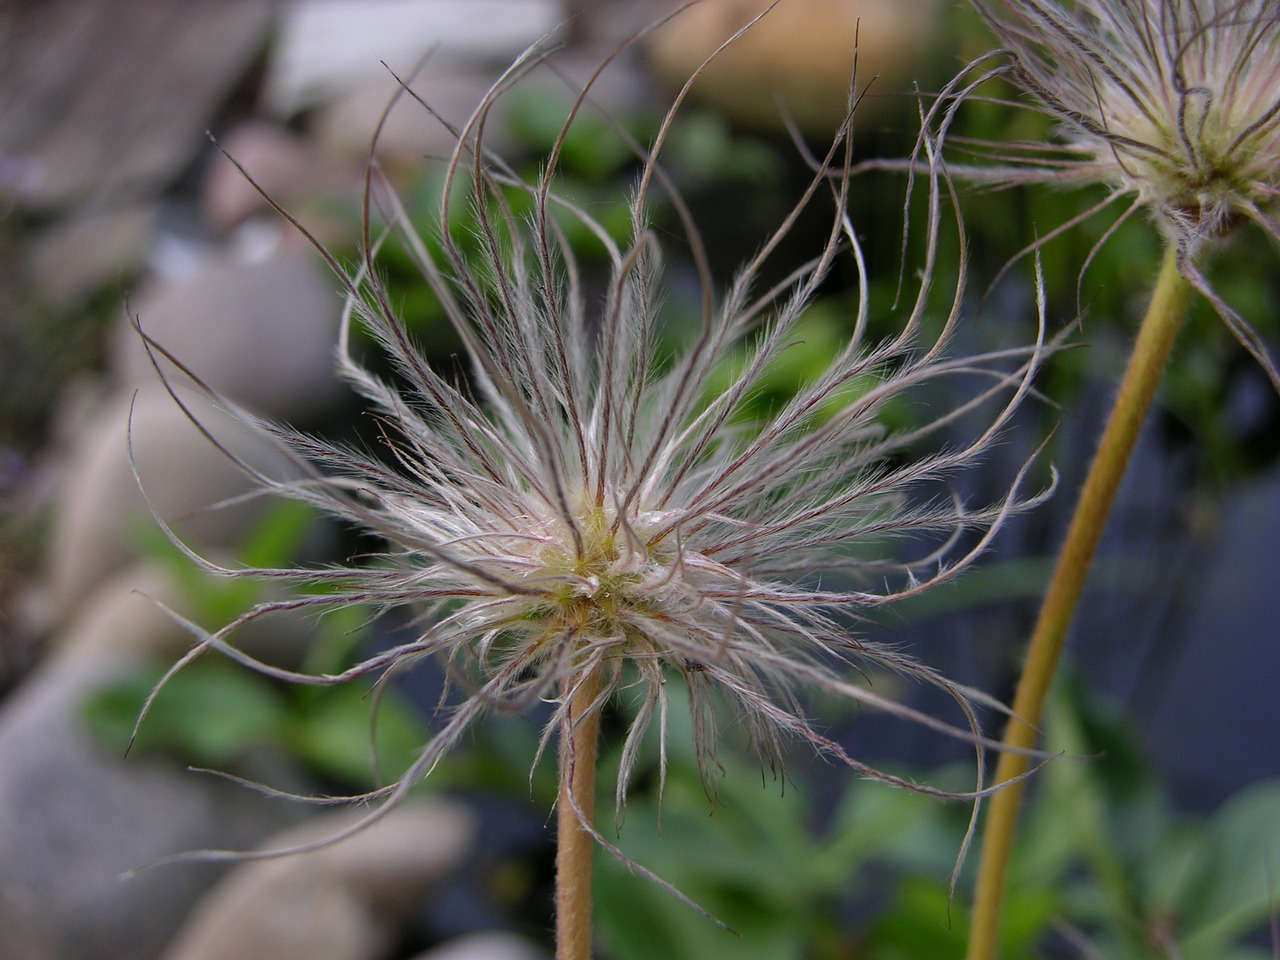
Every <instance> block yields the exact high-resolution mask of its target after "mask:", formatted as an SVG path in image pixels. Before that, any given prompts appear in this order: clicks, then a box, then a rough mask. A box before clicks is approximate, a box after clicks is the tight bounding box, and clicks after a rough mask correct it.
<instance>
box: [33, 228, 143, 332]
mask: <svg viewBox="0 0 1280 960" xmlns="http://www.w3.org/2000/svg"><path fill="white" fill-rule="evenodd" d="M155 221H156V216H155V210H154V209H152V208H151V207H150V206H145V205H134V206H128V207H119V208H114V209H110V210H102V211H97V212H93V213H88V214H85V215H83V216H79V217H75V218H74V219H70V220H67V221H65V222H61V223H58V224H55V225H54V226H52V227H50V228H49V229H48V230H47V231H45V232H44V233H43V234H41V235H39V236H38V237H37V238H36V239H35V241H34V243H33V244H32V249H31V261H30V263H31V272H32V282H33V283H34V284H35V285H36V287H37V288H38V289H39V291H40V295H41V296H42V297H44V298H46V299H47V301H48V302H49V303H50V304H51V305H52V306H54V307H56V308H59V309H68V308H70V307H73V306H75V305H76V304H78V303H80V302H82V301H84V300H85V299H86V298H87V297H89V296H90V295H92V294H94V293H96V292H97V291H98V290H101V289H103V288H104V287H106V286H108V285H109V284H114V285H115V287H116V289H117V290H119V289H122V285H123V282H124V281H125V280H127V279H128V278H130V277H132V276H133V275H134V274H136V273H137V272H138V271H139V270H141V269H142V266H143V264H144V262H145V260H146V253H147V247H148V244H149V243H150V240H151V232H152V230H153V229H154V227H155Z"/></svg>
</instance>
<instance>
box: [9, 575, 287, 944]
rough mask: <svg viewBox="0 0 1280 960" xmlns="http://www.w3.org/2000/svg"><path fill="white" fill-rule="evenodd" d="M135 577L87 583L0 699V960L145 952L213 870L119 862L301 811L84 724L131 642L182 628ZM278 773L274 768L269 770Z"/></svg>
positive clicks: (195, 844) (253, 832) (240, 843)
mask: <svg viewBox="0 0 1280 960" xmlns="http://www.w3.org/2000/svg"><path fill="white" fill-rule="evenodd" d="M135 579H137V578H135V577H134V576H133V575H130V576H128V577H127V578H125V582H120V581H117V582H116V583H115V584H112V585H111V586H110V587H109V588H107V589H106V590H105V591H104V592H103V593H101V594H99V595H98V596H97V597H95V598H94V600H93V602H92V603H90V604H89V605H88V607H87V609H86V611H85V614H84V616H83V617H82V618H81V619H80V620H79V621H78V622H77V623H75V624H73V625H72V626H71V627H70V628H69V629H68V630H67V632H66V634H65V635H64V636H63V637H61V638H59V639H57V640H56V641H55V642H54V644H53V646H54V648H55V650H57V651H58V652H57V653H56V654H55V655H54V656H53V657H52V658H51V659H49V660H47V661H46V662H45V663H44V664H43V665H42V666H41V667H40V668H39V669H38V670H37V671H36V672H35V673H33V674H32V675H31V676H29V677H28V678H27V680H26V682H25V683H24V684H23V685H22V686H21V687H20V688H19V689H18V690H16V691H15V692H14V693H12V694H11V695H10V696H9V697H8V698H7V699H6V700H5V701H4V702H3V704H0V930H3V931H4V942H3V947H2V948H0V949H2V952H3V956H4V958H5V960H152V958H154V957H156V956H158V954H159V952H160V950H161V949H162V947H163V945H164V944H165V942H167V940H168V939H169V938H170V936H171V935H172V933H173V931H174V930H175V929H176V928H177V926H178V924H179V923H180V921H181V918H182V917H183V916H184V915H185V914H186V912H187V911H188V910H189V909H190V907H191V905H192V904H193V903H194V902H195V901H196V899H197V898H198V897H199V896H200V894H201V893H202V892H203V891H204V890H205V889H207V888H208V886H209V885H210V884H211V883H212V882H213V881H214V880H215V879H216V877H217V876H218V874H219V873H220V872H221V870H220V869H219V868H215V867H213V866H210V865H208V864H204V865H195V864H175V865H171V866H165V867H157V868H155V869H153V870H150V871H146V872H144V873H142V874H140V875H138V876H136V877H135V878H133V879H131V880H127V881H126V880H122V879H121V874H122V872H124V871H128V870H133V869H136V868H138V867H142V866H145V865H146V864H148V863H150V862H152V861H154V860H156V859H158V858H160V857H163V856H167V855H170V854H174V853H181V852H183V851H187V850H193V849H201V848H206V847H216V848H231V849H243V848H247V847H251V846H252V845H253V844H255V843H257V842H259V841H260V840H261V838H262V837H263V836H264V835H266V834H268V833H270V832H272V831H275V830H278V829H280V827H281V826H283V825H285V824H286V823H289V822H291V821H295V820H296V819H297V817H298V815H299V813H300V811H301V808H300V807H298V806H297V805H291V804H287V803H281V802H279V801H272V800H268V799H266V798H265V797H262V796H259V795H258V794H256V793H253V792H251V791H248V790H246V789H244V788H243V787H239V786H235V785H232V784H230V783H227V782H224V781H219V780H215V779H213V778H209V777H199V776H194V775H192V774H191V773H190V772H188V771H187V770H185V769H184V768H182V767H181V766H180V765H179V764H176V763H174V762H173V761H171V760H167V759H165V758H162V757H156V756H134V757H131V758H129V759H127V760H126V759H124V758H122V757H120V756H118V755H113V754H112V753H111V752H110V751H108V750H107V748H105V747H103V746H101V745H100V744H98V743H96V742H95V741H94V740H93V739H92V738H91V736H90V735H89V733H88V731H87V730H86V729H85V728H84V723H83V720H82V711H83V707H84V702H85V699H86V697H87V696H88V695H89V694H91V693H92V692H94V691H96V690H98V689H100V688H101V687H102V686H103V685H106V684H109V683H111V682H112V681H113V680H116V679H118V678H122V677H123V676H125V675H127V673H128V672H129V671H131V670H132V669H134V668H135V667H136V666H137V665H139V664H140V663H141V662H142V661H141V659H140V656H139V654H141V653H143V652H145V651H147V650H152V649H155V648H159V647H164V646H167V645H169V644H176V643H179V642H181V637H180V634H181V633H182V631H181V629H180V628H179V627H178V626H177V625H175V624H173V623H172V622H171V621H169V620H168V618H166V617H164V616H163V615H162V614H161V613H160V612H159V611H158V610H157V609H156V608H155V607H154V605H153V604H151V602H150V601H149V600H147V599H146V598H144V597H142V596H139V595H138V594H136V593H133V592H132V590H131V583H132V582H133V581H135ZM144 579H145V578H144ZM145 585H146V586H147V587H148V588H149V589H153V590H156V591H157V592H160V593H162V592H163V589H164V588H163V586H162V585H161V584H159V583H157V582H154V581H153V582H150V583H146V584H145ZM129 624H132V625H133V628H134V629H133V631H132V634H130V631H129V630H128V625H129ZM108 634H110V635H112V636H114V638H115V640H113V641H110V642H107V641H105V640H104V637H106V636H107V635H108ZM117 641H123V642H117ZM280 773H281V771H280V770H279V768H277V767H273V768H272V779H273V781H274V782H276V783H279V782H280V781H281V779H282V777H281V776H280Z"/></svg>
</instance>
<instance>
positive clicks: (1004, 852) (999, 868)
mask: <svg viewBox="0 0 1280 960" xmlns="http://www.w3.org/2000/svg"><path fill="white" fill-rule="evenodd" d="M1177 260H1178V254H1177V249H1176V248H1175V247H1174V246H1172V245H1170V246H1169V247H1168V249H1166V251H1165V256H1164V263H1163V264H1162V265H1161V268H1160V277H1159V280H1158V281H1157V282H1156V288H1155V292H1154V293H1153V294H1152V296H1151V303H1150V305H1149V307H1148V308H1147V315H1146V318H1145V319H1144V320H1143V322H1142V328H1141V329H1140V330H1139V331H1138V338H1137V340H1136V341H1135V342H1134V345H1133V352H1132V354H1130V356H1129V366H1128V368H1127V369H1126V370H1125V374H1124V379H1123V380H1122V381H1121V383H1120V392H1119V393H1118V394H1117V396H1116V400H1115V406H1114V407H1112V410H1111V417H1110V419H1109V420H1108V421H1107V425H1106V428H1105V430H1104V431H1103V434H1102V440H1101V441H1100V442H1099V444H1098V451H1097V453H1096V454H1095V455H1094V458H1093V463H1092V464H1091V465H1090V467H1089V473H1088V476H1087V477H1086V478H1085V481H1084V487H1083V488H1082V489H1081V491H1080V499H1079V501H1078V502H1077V504H1076V511H1075V515H1074V516H1073V517H1072V518H1071V526H1070V527H1069V528H1068V529H1067V538H1066V541H1065V542H1064V543H1063V545H1062V551H1061V553H1059V554H1058V562H1057V565H1056V566H1055V567H1054V571H1053V578H1052V579H1051V580H1050V581H1049V588H1048V591H1047V592H1046V593H1045V597H1044V602H1043V604H1042V606H1041V607H1040V616H1039V619H1038V620H1037V621H1036V627H1035V632H1034V633H1033V634H1032V636H1031V644H1030V646H1029V647H1028V649H1027V660H1026V664H1025V665H1024V666H1023V669H1022V675H1021V677H1020V678H1019V679H1018V688H1017V692H1016V693H1015V694H1014V700H1013V716H1012V717H1011V718H1010V720H1009V724H1008V727H1007V728H1006V730H1005V736H1004V743H1005V745H1006V746H1010V747H1013V748H1016V749H1024V750H1025V749H1030V748H1031V747H1033V746H1034V745H1035V742H1036V733H1037V730H1036V727H1037V725H1038V724H1039V722H1040V715H1041V712H1042V710H1043V708H1044V703H1045V698H1046V696H1047V695H1048V692H1049V684H1050V681H1051V680H1052V679H1053V674H1054V669H1055V668H1056V667H1057V664H1058V658H1059V655H1060V654H1061V653H1062V646H1063V642H1064V641H1065V639H1066V636H1067V629H1068V627H1070V625H1071V620H1072V617H1073V616H1074V614H1075V609H1076V604H1077V603H1078V602H1079V599H1080V593H1081V590H1082V589H1083V588H1084V583H1085V579H1086V577H1087V576H1088V572H1089V564H1090V562H1091V561H1092V559H1093V553H1094V550H1095V549H1096V548H1097V546H1098V539H1099V537H1101V535H1102V530H1103V527H1105V526H1106V522H1107V517H1108V515H1109V514H1110V513H1111V505H1112V503H1113V502H1114V500H1115V496H1116V491H1117V490H1118V489H1119V487H1120V481H1121V479H1122V478H1123V476H1124V472H1125V468H1126V467H1127V466H1128V464H1129V457H1130V456H1131V455H1132V453H1133V448H1134V446H1135V444H1136V443H1137V439H1138V432H1139V430H1140V428H1141V426H1142V424H1143V421H1145V420H1146V415H1147V409H1148V408H1149V407H1150V405H1151V399H1152V397H1153V396H1154V395H1155V392H1156V387H1157V386H1159V384H1160V379H1161V377H1162V376H1163V374H1164V369H1165V366H1166V364H1167V362H1168V359H1169V353H1170V351H1171V350H1172V349H1173V343H1174V340H1175V339H1177V335H1178V329H1179V328H1180V327H1181V325H1182V320H1183V317H1184V316H1185V315H1186V312H1187V305H1188V303H1189V302H1190V300H1191V292H1192V288H1191V285H1190V284H1189V283H1187V281H1186V280H1184V279H1183V278H1182V276H1181V275H1180V274H1179V273H1178V262H1177ZM1029 766H1030V758H1029V757H1027V756H1026V755H1025V754H1020V753H1015V752H1012V751H1006V752H1003V753H1001V754H1000V760H999V763H998V764H997V765H996V775H995V782H996V783H1005V782H1007V781H1010V780H1013V779H1015V778H1017V777H1020V776H1022V775H1023V774H1024V773H1026V772H1027V770H1028V769H1029ZM1022 788H1023V784H1022V781H1019V782H1017V783H1010V784H1009V785H1008V786H1006V787H1005V788H1004V789H1003V790H1000V791H999V792H997V793H996V794H995V795H994V796H993V797H992V798H991V801H990V807H989V810H988V813H987V825H986V830H985V833H984V835H983V842H982V854H981V859H980V860H979V865H978V889H977V895H976V897H975V900H974V909H973V922H972V927H971V928H970V932H969V946H968V952H967V954H966V958H967V960H994V958H995V957H996V956H997V950H996V948H997V941H998V934H999V924H1000V910H1001V901H1002V899H1003V895H1004V882H1005V875H1006V873H1007V871H1008V865H1009V852H1010V849H1011V848H1012V846H1013V835H1014V830H1015V828H1016V826H1017V822H1018V809H1019V806H1020V804H1021V802H1022Z"/></svg>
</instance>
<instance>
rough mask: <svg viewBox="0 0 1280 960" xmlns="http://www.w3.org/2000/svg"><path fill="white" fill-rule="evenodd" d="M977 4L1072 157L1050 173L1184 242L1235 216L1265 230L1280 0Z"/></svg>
mask: <svg viewBox="0 0 1280 960" xmlns="http://www.w3.org/2000/svg"><path fill="white" fill-rule="evenodd" d="M978 9H979V11H980V12H981V13H982V14H983V16H984V17H985V18H986V20H987V22H988V23H990V24H991V26H992V27H993V28H994V29H995V31H996V32H997V34H998V35H999V36H1000V38H1001V40H1002V41H1003V42H1004V43H1005V45H1006V47H1007V48H1008V50H1009V52H1010V53H1011V54H1012V57H1013V70H1012V77H1013V79H1014V81H1015V82H1016V83H1017V84H1019V85H1021V86H1022V87H1023V89H1025V90H1026V91H1027V92H1028V93H1030V94H1032V95H1033V96H1034V97H1035V98H1036V99H1037V100H1038V101H1039V102H1040V104H1041V105H1042V106H1043V107H1044V109H1045V110H1046V111H1048V112H1049V113H1050V114H1051V115H1052V116H1053V117H1055V118H1056V119H1057V120H1058V121H1059V122H1060V124H1061V134H1062V137H1063V139H1064V141H1065V142H1066V144H1067V145H1068V146H1069V147H1070V148H1071V149H1072V150H1073V151H1074V152H1075V153H1076V154H1078V155H1079V156H1080V157H1081V158H1083V159H1080V160H1076V161H1069V162H1063V163H1062V164H1061V167H1060V169H1059V170H1058V171H1057V174H1058V176H1056V177H1055V179H1064V180H1076V181H1086V182H1088V181H1092V182H1104V183H1108V184H1110V185H1111V186H1112V187H1114V188H1115V189H1116V190H1117V191H1119V192H1121V193H1125V194H1130V195H1133V196H1135V197H1136V198H1137V200H1138V202H1139V203H1141V204H1142V205H1143V206H1145V207H1146V208H1147V209H1148V210H1149V211H1150V212H1151V214H1152V215H1153V216H1154V217H1155V219H1156V221H1157V222H1158V223H1159V224H1160V226H1161V228H1162V229H1163V230H1164V231H1165V233H1166V234H1167V235H1168V236H1169V237H1170V238H1171V239H1174V240H1176V241H1177V242H1178V243H1180V244H1182V245H1184V246H1185V247H1187V248H1188V249H1189V250H1191V251H1194V249H1195V248H1196V247H1198V246H1199V245H1200V244H1201V243H1203V242H1205V241H1208V240H1212V239H1214V238H1216V237H1219V236H1221V235H1222V234H1224V233H1226V232H1227V231H1228V230H1230V229H1231V228H1232V227H1233V226H1235V225H1237V224H1238V223H1240V222H1241V221H1243V220H1253V221H1255V222H1258V223H1260V224H1262V225H1263V226H1264V227H1265V228H1266V229H1268V230H1269V231H1270V232H1271V233H1272V234H1273V235H1275V234H1276V219H1275V216H1276V213H1277V206H1278V205H1280V189H1278V188H1280V3H1277V2H1276V0H1078V2H1077V3H1075V4H1074V5H1073V6H1070V7H1067V6H1062V5H1059V4H1057V3H1054V2H1052V0H1006V2H1004V3H1002V4H1000V5H998V6H995V7H989V6H988V5H986V4H984V3H978Z"/></svg>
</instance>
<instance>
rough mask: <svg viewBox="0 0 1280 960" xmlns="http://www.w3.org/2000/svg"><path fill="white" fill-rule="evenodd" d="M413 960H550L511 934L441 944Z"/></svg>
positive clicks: (477, 936) (483, 934)
mask: <svg viewBox="0 0 1280 960" xmlns="http://www.w3.org/2000/svg"><path fill="white" fill-rule="evenodd" d="M413 960H547V954H546V953H544V952H543V951H542V950H539V949H538V948H537V947H535V946H533V945H532V944H531V943H529V942H528V941H527V940H523V939H521V938H520V937H517V936H516V935H515V934H512V933H496V932H493V933H473V934H469V935H468V936H465V937H458V938H456V939H454V940H450V941H449V942H448V943H444V944H441V945H440V946H438V947H436V948H435V949H433V950H428V951H427V952H426V953H420V954H418V955H417V956H416V957H414V958H413Z"/></svg>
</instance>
